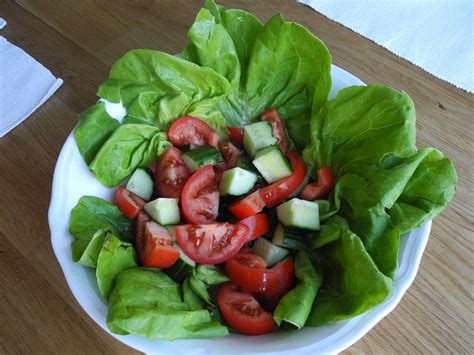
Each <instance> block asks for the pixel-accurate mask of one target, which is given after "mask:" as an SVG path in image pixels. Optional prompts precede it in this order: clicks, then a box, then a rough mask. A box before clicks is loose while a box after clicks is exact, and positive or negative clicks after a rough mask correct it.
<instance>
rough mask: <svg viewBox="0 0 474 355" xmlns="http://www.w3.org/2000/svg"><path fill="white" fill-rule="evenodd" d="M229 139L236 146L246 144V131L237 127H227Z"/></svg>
mask: <svg viewBox="0 0 474 355" xmlns="http://www.w3.org/2000/svg"><path fill="white" fill-rule="evenodd" d="M227 131H228V132H229V139H230V140H231V141H232V142H234V143H236V144H240V145H242V144H244V129H243V128H236V127H227Z"/></svg>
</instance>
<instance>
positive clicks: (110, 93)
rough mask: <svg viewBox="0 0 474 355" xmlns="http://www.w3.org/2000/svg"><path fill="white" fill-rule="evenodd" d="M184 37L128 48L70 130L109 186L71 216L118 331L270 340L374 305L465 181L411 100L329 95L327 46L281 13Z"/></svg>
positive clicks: (219, 23)
mask: <svg viewBox="0 0 474 355" xmlns="http://www.w3.org/2000/svg"><path fill="white" fill-rule="evenodd" d="M188 37H189V44H188V45H187V46H186V47H185V48H184V49H183V51H182V52H181V53H180V54H179V55H177V56H173V55H170V54H167V53H163V52H159V51H155V50H149V49H137V50H132V51H130V52H128V53H126V54H125V55H124V56H123V57H122V58H120V59H119V60H118V61H117V62H116V63H115V64H114V65H113V66H112V69H111V71H110V74H109V78H108V80H107V81H106V82H104V83H103V84H102V85H101V86H100V87H99V89H98V93H97V95H98V96H99V97H100V99H101V100H100V101H99V102H98V103H96V104H94V105H93V106H91V107H90V108H89V109H87V110H86V111H85V112H83V113H82V114H80V116H79V122H78V125H77V127H76V129H75V131H74V137H75V140H76V142H77V146H78V148H79V152H80V153H81V156H82V157H83V159H84V162H85V163H86V164H87V166H88V168H89V170H90V171H91V172H92V173H93V174H94V175H95V176H96V178H97V179H98V180H99V181H100V182H101V183H102V184H103V185H105V186H107V187H109V188H111V189H113V191H114V200H113V202H109V201H105V200H103V199H100V198H98V197H94V196H83V197H82V198H81V199H80V200H79V202H78V204H77V205H76V206H75V207H74V208H73V209H72V211H71V217H70V223H69V231H70V234H71V235H72V236H73V242H72V244H71V252H72V258H73V260H74V261H76V262H78V263H80V264H82V265H84V266H85V267H89V268H94V269H95V273H96V279H97V287H98V290H99V292H100V294H101V296H102V297H103V299H104V301H105V302H106V303H107V304H108V307H109V312H108V317H107V325H108V327H109V329H110V331H112V332H113V333H116V334H135V335H139V336H144V337H147V338H150V339H167V340H173V339H177V338H210V337H218V336H225V335H227V334H229V331H233V332H238V333H241V334H246V335H260V334H267V333H270V332H273V331H275V330H276V329H278V328H285V329H293V330H294V329H300V328H302V327H316V326H322V325H326V324H331V323H334V322H339V321H342V320H345V319H349V318H351V317H355V316H357V315H359V314H362V313H364V312H366V311H367V310H369V309H371V308H373V307H375V306H376V305H378V304H380V303H382V302H383V301H384V300H385V299H386V298H387V297H388V296H390V294H391V293H392V288H393V278H394V276H395V273H396V270H397V258H398V247H399V242H400V238H403V237H404V234H405V233H408V232H409V231H411V230H413V229H416V228H418V227H419V226H421V225H423V224H424V223H426V222H427V221H429V220H431V219H433V218H434V217H436V216H437V215H438V214H439V213H441V212H442V211H443V209H444V208H445V207H446V206H447V205H448V203H449V202H450V201H451V200H452V198H453V196H454V193H455V186H456V182H457V176H456V173H455V170H454V167H453V165H452V163H451V161H450V160H449V159H448V158H446V157H445V156H444V155H443V154H442V153H441V152H440V151H438V150H437V149H434V148H417V147H416V146H415V142H416V125H415V121H416V115H415V109H414V104H413V102H412V100H411V99H410V97H409V96H408V95H407V94H406V93H404V92H399V91H397V90H394V89H392V88H388V87H385V86H381V85H375V84H372V85H368V86H353V87H348V88H346V89H343V90H341V91H340V92H339V94H338V95H337V97H336V98H335V99H333V100H328V94H329V91H330V89H331V76H330V68H331V56H330V54H329V52H328V50H327V48H326V47H325V45H324V44H323V43H322V42H321V41H320V40H319V39H318V38H316V37H315V36H314V35H312V34H311V33H310V32H309V31H308V30H307V29H305V28H304V27H303V26H301V25H299V24H296V23H292V22H286V21H285V20H284V19H283V18H282V16H281V15H276V16H274V17H273V18H271V19H270V20H269V21H268V22H267V23H266V24H262V23H261V22H260V21H259V20H258V19H257V18H256V17H255V16H254V15H252V14H250V13H248V12H245V11H242V10H236V9H226V8H224V7H222V6H219V5H217V4H215V3H214V1H206V2H205V6H204V7H203V8H202V9H201V10H200V11H199V13H198V15H197V17H196V20H195V22H194V24H193V25H192V26H191V28H190V30H189V31H188ZM110 103H112V104H116V105H119V106H120V107H122V109H123V110H124V112H125V115H124V117H123V119H122V120H117V119H115V118H113V117H112V116H111V115H110V113H109V110H108V107H109V105H110Z"/></svg>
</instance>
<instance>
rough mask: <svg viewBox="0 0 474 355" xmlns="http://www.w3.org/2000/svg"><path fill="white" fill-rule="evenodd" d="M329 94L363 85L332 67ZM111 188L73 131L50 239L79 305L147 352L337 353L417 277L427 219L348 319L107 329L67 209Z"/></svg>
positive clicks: (62, 160)
mask: <svg viewBox="0 0 474 355" xmlns="http://www.w3.org/2000/svg"><path fill="white" fill-rule="evenodd" d="M331 74H332V79H333V88H332V90H331V94H330V97H331V98H333V97H334V96H335V95H336V94H337V92H338V91H339V90H341V89H342V88H344V87H347V86H350V85H365V84H364V83H363V82H362V81H360V80H359V79H358V78H356V77H355V76H353V75H352V74H350V73H348V72H346V71H345V70H343V69H341V68H338V67H336V66H334V65H333V66H332V71H331ZM112 192H113V190H112V189H108V188H106V187H104V186H103V185H101V184H100V183H99V182H98V181H97V179H95V177H94V176H93V175H92V173H90V171H89V170H88V168H87V166H86V164H85V163H84V161H83V160H82V157H81V155H80V154H79V151H78V149H77V146H76V142H75V140H74V136H73V134H72V133H71V134H70V135H69V137H68V139H67V140H66V143H65V144H64V146H63V148H62V150H61V153H60V155H59V159H58V162H57V164H56V169H55V171H54V178H53V190H52V197H51V205H50V207H49V215H48V218H49V225H50V229H51V243H52V245H53V250H54V253H55V254H56V257H57V258H58V261H59V263H60V265H61V268H62V270H63V272H64V276H65V277H66V281H67V283H68V285H69V287H70V288H71V291H72V293H73V295H74V297H76V299H77V301H78V302H79V304H80V305H81V306H82V308H84V310H85V311H86V312H87V314H89V316H90V317H91V318H92V319H94V321H95V322H97V324H99V325H100V326H101V327H102V328H103V329H104V330H105V331H106V332H108V333H109V334H111V335H112V336H113V337H115V338H116V339H118V340H120V341H121V342H123V343H125V344H127V345H129V346H131V347H132V348H135V349H137V350H140V351H143V352H146V353H169V352H178V351H179V352H183V351H185V352H187V353H189V352H192V353H197V354H201V353H202V354H209V353H236V352H237V353H240V354H242V353H283V352H291V353H292V354H296V353H308V352H311V353H315V352H317V353H335V352H340V351H342V350H344V349H346V348H347V347H349V346H350V345H352V344H353V343H355V342H356V341H357V340H359V339H360V338H361V337H362V336H363V335H364V334H366V333H367V332H368V331H369V330H370V329H371V328H372V327H373V326H375V324H377V322H379V321H380V320H381V319H382V318H383V317H385V316H386V315H387V314H388V313H390V311H392V310H393V309H394V308H395V306H396V305H397V304H398V302H399V301H400V299H401V298H402V296H403V294H404V293H405V291H406V290H407V289H408V287H409V286H410V285H411V283H412V282H413V280H414V279H415V275H416V272H417V270H418V266H419V264H420V260H421V256H422V254H423V250H424V249H425V246H426V243H427V241H428V237H429V233H430V228H431V222H428V223H427V224H425V225H424V226H422V227H420V228H418V229H416V230H414V231H412V232H411V233H409V234H408V235H405V236H403V237H402V238H401V240H400V253H399V260H398V261H399V268H398V271H397V273H396V276H395V279H394V285H393V294H392V295H391V296H390V297H389V298H388V299H387V300H386V301H385V302H384V303H383V304H381V305H379V306H377V307H376V308H374V309H372V310H370V311H369V312H366V313H364V314H362V315H360V316H358V317H356V318H353V319H351V320H348V321H345V322H342V323H339V324H334V325H330V326H325V327H318V328H303V329H302V330H300V331H278V332H275V333H273V334H269V335H264V336H259V337H244V336H241V335H237V334H231V335H229V336H227V337H223V338H216V339H204V340H188V339H186V340H176V341H173V342H171V341H152V340H147V339H145V338H141V337H138V336H134V335H125V336H123V335H116V334H112V333H110V331H109V330H108V328H107V325H106V318H107V305H106V304H105V303H104V302H103V301H102V298H101V297H100V294H99V292H98V289H97V284H96V279H95V273H94V270H92V269H89V268H86V267H83V266H81V265H79V264H77V263H74V262H73V261H72V258H71V246H70V245H71V241H72V237H71V235H70V234H69V232H68V224H69V214H70V212H71V209H72V208H73V207H74V206H75V205H76V204H77V201H78V200H79V198H80V197H81V196H83V195H92V196H98V197H102V198H104V199H107V200H111V197H112Z"/></svg>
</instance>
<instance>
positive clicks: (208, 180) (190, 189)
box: [181, 165, 219, 224]
mask: <svg viewBox="0 0 474 355" xmlns="http://www.w3.org/2000/svg"><path fill="white" fill-rule="evenodd" d="M181 207H182V212H183V215H184V218H185V219H186V221H188V223H193V224H206V223H212V222H213V221H215V219H216V217H217V215H218V214H219V191H218V190H217V183H216V180H215V173H214V168H213V167H212V165H205V166H203V167H202V168H200V169H198V170H196V171H195V172H194V174H193V175H191V177H190V178H189V179H188V181H187V182H186V184H185V185H184V187H183V192H182V193H181Z"/></svg>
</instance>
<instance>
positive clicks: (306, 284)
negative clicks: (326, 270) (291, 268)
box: [273, 252, 322, 329]
mask: <svg viewBox="0 0 474 355" xmlns="http://www.w3.org/2000/svg"><path fill="white" fill-rule="evenodd" d="M295 275H296V278H297V279H298V284H297V285H296V286H295V288H293V289H292V290H291V291H290V292H288V293H287V294H286V295H285V296H284V297H283V298H282V299H281V301H280V302H279V303H278V306H277V308H276V309H275V312H274V313H273V319H274V320H275V322H276V323H277V324H278V325H281V323H282V322H287V323H290V324H292V325H293V326H295V327H296V328H298V329H301V328H302V327H303V326H304V325H305V323H306V320H307V319H308V316H309V313H310V311H311V307H312V305H313V301H314V299H315V297H316V294H317V292H318V289H319V287H320V286H321V282H322V275H320V274H319V273H318V272H317V271H316V270H315V269H314V267H313V265H312V263H311V260H310V258H309V256H308V254H307V253H305V252H299V253H298V254H297V255H296V258H295Z"/></svg>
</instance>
